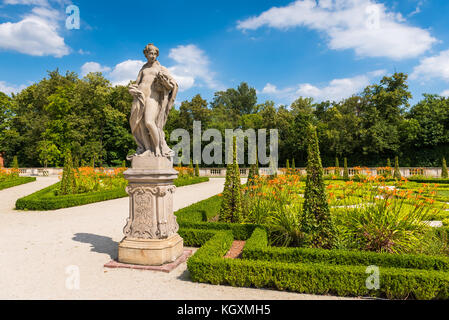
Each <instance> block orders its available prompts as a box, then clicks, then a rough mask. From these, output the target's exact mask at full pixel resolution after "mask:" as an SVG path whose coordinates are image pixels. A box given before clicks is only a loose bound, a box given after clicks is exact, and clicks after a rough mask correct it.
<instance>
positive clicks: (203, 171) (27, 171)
mask: <svg viewBox="0 0 449 320" xmlns="http://www.w3.org/2000/svg"><path fill="white" fill-rule="evenodd" d="M106 170H111V171H112V170H114V169H113V168H106ZM283 170H284V169H278V174H282V173H283ZM296 170H298V171H300V172H301V174H306V169H305V168H297V169H296ZM334 170H335V169H328V168H325V169H324V174H325V175H332V174H334V172H335V171H334ZM392 170H393V169H392ZM19 171H20V175H21V176H29V177H48V176H59V175H62V168H20V169H19ZM348 171H349V176H354V175H356V174H358V173H360V174H368V173H369V175H371V176H372V175H381V174H382V173H383V171H384V169H379V168H362V169H357V168H348ZM400 171H401V175H402V176H403V177H405V178H409V177H412V176H415V175H420V176H425V177H429V178H439V177H441V168H411V167H404V168H400ZM259 172H260V174H261V175H268V174H269V173H270V169H269V168H259ZM248 174H249V168H240V176H242V177H247V176H248ZM340 174H341V175H343V168H340ZM200 176H202V177H212V178H213V177H226V168H200Z"/></svg>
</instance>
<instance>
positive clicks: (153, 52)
mask: <svg viewBox="0 0 449 320" xmlns="http://www.w3.org/2000/svg"><path fill="white" fill-rule="evenodd" d="M143 54H144V55H145V57H146V58H147V59H148V61H149V62H154V61H156V59H157V57H159V49H158V47H156V46H155V45H154V44H152V43H149V44H148V45H147V46H146V47H145V49H144V50H143Z"/></svg>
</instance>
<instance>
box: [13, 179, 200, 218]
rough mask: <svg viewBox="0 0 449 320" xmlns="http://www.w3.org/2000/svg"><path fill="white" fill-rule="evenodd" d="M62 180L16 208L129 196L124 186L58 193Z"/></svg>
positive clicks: (51, 206) (20, 201)
mask: <svg viewBox="0 0 449 320" xmlns="http://www.w3.org/2000/svg"><path fill="white" fill-rule="evenodd" d="M208 180H209V179H208V178H203V177H193V178H190V179H189V178H187V177H186V178H183V179H179V180H178V179H177V180H175V181H174V184H175V185H176V186H177V187H182V186H186V185H191V184H196V183H202V182H206V181H208ZM59 187H60V182H58V183H56V184H54V185H51V186H49V187H47V188H45V189H42V190H39V191H37V192H35V193H33V194H31V195H28V196H26V197H23V198H20V199H18V200H17V202H16V210H35V211H46V210H57V209H62V208H69V207H76V206H81V205H86V204H90V203H95V202H100V201H107V200H113V199H118V198H125V197H127V196H128V194H127V193H126V191H125V189H124V188H123V187H119V188H115V189H110V190H104V191H91V192H87V193H80V194H68V195H57V191H58V190H59Z"/></svg>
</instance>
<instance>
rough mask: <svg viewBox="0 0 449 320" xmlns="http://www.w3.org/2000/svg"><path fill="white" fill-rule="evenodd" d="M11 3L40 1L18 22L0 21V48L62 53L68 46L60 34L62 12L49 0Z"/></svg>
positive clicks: (11, 1) (36, 53)
mask: <svg viewBox="0 0 449 320" xmlns="http://www.w3.org/2000/svg"><path fill="white" fill-rule="evenodd" d="M7 3H8V4H39V5H41V6H39V7H35V8H33V9H32V11H31V13H29V14H27V15H25V16H24V17H23V19H22V20H20V21H19V22H5V23H1V24H0V49H6V50H13V51H18V52H20V53H23V54H28V55H32V56H48V55H49V56H54V57H58V58H59V57H63V56H65V55H68V54H69V51H70V50H69V47H68V46H67V45H66V44H65V42H64V38H63V37H62V36H60V35H59V33H58V31H59V21H60V20H62V19H63V16H62V14H61V13H60V12H59V11H57V10H54V9H52V8H49V7H44V5H46V3H47V2H46V1H31V0H30V1H25V0H20V1H18V0H9V1H7Z"/></svg>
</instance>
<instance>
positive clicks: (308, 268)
mask: <svg viewBox="0 0 449 320" xmlns="http://www.w3.org/2000/svg"><path fill="white" fill-rule="evenodd" d="M256 230H261V229H256ZM190 232H192V233H194V232H195V231H192V230H191V231H190ZM201 232H203V233H204V231H201ZM257 232H259V231H257ZM256 236H257V237H259V238H260V233H259V235H257V234H256ZM203 240H204V239H203ZM233 240H234V236H233V234H232V232H231V231H230V230H229V231H218V232H216V234H215V235H214V236H212V237H211V238H210V240H209V241H207V242H206V243H205V244H204V245H203V246H202V247H201V248H200V249H199V250H198V251H197V252H196V253H195V255H193V256H192V257H191V258H190V259H189V260H188V261H187V267H188V270H189V273H190V275H191V278H192V280H193V281H196V282H203V283H212V284H216V285H218V284H228V285H232V286H238V287H256V288H275V289H278V290H288V291H294V292H298V293H307V294H320V295H325V294H333V295H338V296H372V297H386V298H389V299H447V298H449V274H448V273H447V272H442V271H433V270H417V269H405V268H388V267H382V266H381V267H380V289H379V290H369V289H368V288H367V286H366V280H367V277H368V276H369V274H367V273H366V267H367V266H361V265H332V264H327V263H289V262H278V261H268V260H266V261H265V260H245V259H241V260H240V259H224V258H223V256H224V255H225V254H226V252H227V251H228V250H229V249H230V247H231V245H232V242H233ZM248 241H249V244H250V245H251V241H254V239H249V240H248Z"/></svg>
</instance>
